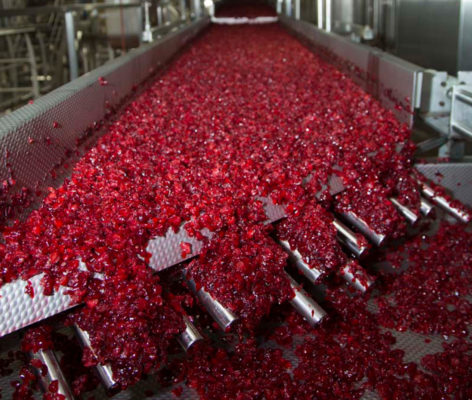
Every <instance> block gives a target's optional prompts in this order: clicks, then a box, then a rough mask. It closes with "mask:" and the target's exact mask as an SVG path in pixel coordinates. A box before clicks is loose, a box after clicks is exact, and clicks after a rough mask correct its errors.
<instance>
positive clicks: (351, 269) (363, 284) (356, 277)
mask: <svg viewBox="0 0 472 400" xmlns="http://www.w3.org/2000/svg"><path fill="white" fill-rule="evenodd" d="M354 263H355V261H354V260H349V261H348V262H347V263H346V265H345V266H344V267H343V268H342V269H341V270H340V272H341V276H342V277H343V278H344V279H345V280H346V281H347V282H349V283H350V284H351V285H352V286H354V287H355V288H356V289H357V290H359V291H360V292H362V293H364V292H365V291H366V290H367V289H368V288H369V287H371V286H372V284H373V283H374V282H373V281H372V280H371V279H370V277H369V276H368V275H367V273H366V272H365V271H364V270H363V269H362V268H355V265H354Z"/></svg>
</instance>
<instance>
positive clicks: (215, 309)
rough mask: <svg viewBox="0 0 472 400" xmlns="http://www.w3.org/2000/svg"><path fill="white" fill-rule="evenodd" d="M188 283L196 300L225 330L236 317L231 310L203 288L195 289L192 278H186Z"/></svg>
mask: <svg viewBox="0 0 472 400" xmlns="http://www.w3.org/2000/svg"><path fill="white" fill-rule="evenodd" d="M188 284H189V286H190V289H191V290H192V292H194V293H195V295H196V296H197V297H198V300H200V302H201V303H202V304H203V306H204V307H205V309H206V310H207V311H208V313H209V314H210V315H211V316H212V318H213V319H214V320H215V321H216V323H217V324H218V325H219V326H220V328H221V329H223V330H224V331H226V330H227V329H229V328H230V326H231V325H232V324H233V323H234V322H235V321H236V320H237V319H238V317H237V316H236V315H234V314H233V312H232V311H230V310H228V309H227V308H226V307H224V306H223V305H222V304H221V303H220V302H219V301H218V300H216V299H214V298H213V297H212V296H211V294H210V293H208V292H207V291H206V290H205V289H204V288H200V289H199V290H198V291H197V288H196V285H195V282H194V281H193V280H192V279H189V280H188Z"/></svg>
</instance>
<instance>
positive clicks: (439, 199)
mask: <svg viewBox="0 0 472 400" xmlns="http://www.w3.org/2000/svg"><path fill="white" fill-rule="evenodd" d="M418 184H419V185H420V187H421V192H422V193H423V194H424V195H425V196H426V197H427V198H428V199H429V200H431V201H433V202H434V203H436V204H437V205H438V206H440V207H441V208H443V209H444V210H445V211H446V212H448V213H449V214H451V215H452V216H453V217H455V218H457V219H458V220H460V221H462V222H464V223H466V224H467V223H469V222H470V220H471V219H472V216H471V215H470V214H469V213H468V212H466V211H464V210H461V209H459V208H457V207H454V206H453V205H451V202H450V201H449V200H448V199H446V198H445V197H443V196H440V195H437V194H436V192H435V191H434V189H433V188H431V187H430V186H428V185H427V184H426V183H424V182H421V181H418Z"/></svg>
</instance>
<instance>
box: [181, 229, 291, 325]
mask: <svg viewBox="0 0 472 400" xmlns="http://www.w3.org/2000/svg"><path fill="white" fill-rule="evenodd" d="M286 262H287V255H286V254H285V253H284V251H283V250H282V248H281V247H280V246H278V245H277V244H276V243H275V241H274V240H272V239H271V238H270V237H269V236H268V235H267V227H265V226H263V225H262V226H261V225H255V226H253V227H250V228H249V229H247V230H243V231H240V230H239V229H234V230H228V231H225V232H219V233H218V235H217V237H216V238H214V239H213V240H212V241H211V243H210V244H209V245H208V246H206V247H205V248H204V249H203V251H202V253H201V254H200V257H199V258H198V259H196V260H195V261H192V262H191V263H190V265H189V267H188V271H189V275H190V277H191V279H193V280H194V281H195V283H196V287H197V290H198V289H199V288H200V287H204V288H205V289H206V290H207V291H209V292H210V293H212V295H213V296H214V297H215V298H216V299H218V301H220V302H221V303H222V304H223V305H224V306H226V307H227V308H229V309H230V310H232V311H234V312H235V314H236V315H237V316H238V317H240V318H242V319H243V322H244V324H245V325H246V327H248V328H255V327H256V325H257V324H258V323H259V321H260V319H261V318H262V317H263V316H265V315H267V314H269V312H270V309H271V307H272V304H274V303H279V304H280V303H282V302H284V301H286V300H289V299H290V298H291V297H293V292H292V289H291V288H290V284H289V282H288V280H287V277H286V275H285V273H284V268H285V266H286Z"/></svg>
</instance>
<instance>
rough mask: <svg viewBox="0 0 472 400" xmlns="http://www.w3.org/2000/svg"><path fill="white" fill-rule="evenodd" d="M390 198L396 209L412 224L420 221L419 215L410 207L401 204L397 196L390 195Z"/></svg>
mask: <svg viewBox="0 0 472 400" xmlns="http://www.w3.org/2000/svg"><path fill="white" fill-rule="evenodd" d="M389 200H390V201H391V202H392V204H393V205H394V206H395V207H396V209H397V210H398V211H399V212H400V213H401V214H402V215H403V216H404V217H405V218H406V219H407V220H408V222H409V223H410V224H412V225H413V224H415V223H416V221H418V218H419V217H418V215H416V214H415V213H414V212H413V211H411V210H410V209H409V208H408V207H406V206H404V205H403V204H401V203H400V202H399V201H398V199H396V198H395V197H390V198H389Z"/></svg>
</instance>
